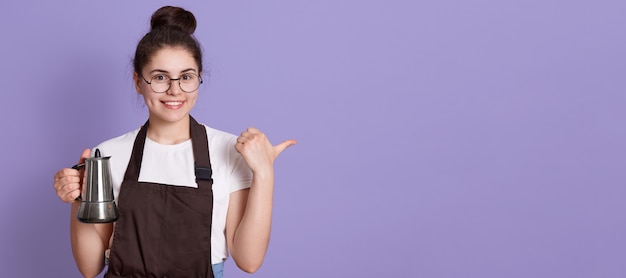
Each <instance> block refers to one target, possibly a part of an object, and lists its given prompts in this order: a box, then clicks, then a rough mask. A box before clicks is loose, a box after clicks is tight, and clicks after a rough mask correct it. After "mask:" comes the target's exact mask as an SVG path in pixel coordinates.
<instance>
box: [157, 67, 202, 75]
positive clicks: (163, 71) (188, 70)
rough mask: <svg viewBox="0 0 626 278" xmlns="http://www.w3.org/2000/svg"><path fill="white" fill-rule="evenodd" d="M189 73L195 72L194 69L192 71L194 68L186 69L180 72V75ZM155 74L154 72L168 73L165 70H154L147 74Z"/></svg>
mask: <svg viewBox="0 0 626 278" xmlns="http://www.w3.org/2000/svg"><path fill="white" fill-rule="evenodd" d="M190 71H192V72H196V69H194V68H188V69H186V70H182V71H181V73H185V72H190ZM155 72H156V73H170V72H169V71H166V70H162V69H154V70H151V71H150V72H149V73H148V74H153V73H155Z"/></svg>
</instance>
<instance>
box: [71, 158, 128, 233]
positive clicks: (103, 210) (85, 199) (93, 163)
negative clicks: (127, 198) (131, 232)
mask: <svg viewBox="0 0 626 278" xmlns="http://www.w3.org/2000/svg"><path fill="white" fill-rule="evenodd" d="M110 158H111V157H110V156H107V157H101V155H100V150H98V149H96V151H95V155H94V157H91V158H85V163H84V164H83V163H81V164H77V165H74V166H73V167H72V168H74V169H77V170H78V169H80V168H82V167H85V175H84V177H83V189H82V193H81V196H80V197H79V198H77V199H80V200H81V202H80V206H79V207H78V213H77V215H76V217H77V218H78V220H79V221H80V222H83V223H110V222H115V221H116V220H117V218H118V217H119V213H118V212H117V206H116V205H115V202H114V199H113V198H114V197H113V183H112V181H111V168H110V166H109V159H110Z"/></svg>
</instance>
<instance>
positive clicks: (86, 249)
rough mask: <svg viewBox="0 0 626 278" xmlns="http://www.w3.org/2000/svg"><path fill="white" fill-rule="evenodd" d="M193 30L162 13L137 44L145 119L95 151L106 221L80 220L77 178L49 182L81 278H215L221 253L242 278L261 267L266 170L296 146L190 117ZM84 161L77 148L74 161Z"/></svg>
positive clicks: (195, 47) (173, 11)
mask: <svg viewBox="0 0 626 278" xmlns="http://www.w3.org/2000/svg"><path fill="white" fill-rule="evenodd" d="M195 28H196V20H195V17H194V15H193V14H192V13H191V12H189V11H186V10H184V9H182V8H178V7H171V6H166V7H162V8H160V9H159V10H157V11H156V12H155V13H154V14H153V15H152V20H151V30H150V32H149V33H147V34H146V35H145V36H144V37H143V38H142V40H141V41H140V42H139V44H138V45H137V50H136V53H135V58H134V70H135V71H134V76H133V78H134V84H135V88H136V90H137V93H138V94H140V95H142V96H143V98H144V101H145V103H146V106H147V107H148V111H149V117H148V121H147V122H146V123H145V124H144V125H143V126H142V127H141V128H138V129H137V130H134V131H131V132H129V133H126V134H124V135H122V136H120V137H117V138H113V139H110V140H108V141H105V142H103V143H101V144H100V145H98V146H97V147H96V148H97V149H98V150H99V151H100V152H101V154H102V156H103V157H104V156H110V157H111V158H110V160H109V165H110V167H111V176H112V180H113V187H114V196H115V200H116V202H117V206H118V209H119V219H118V220H117V221H116V222H115V224H111V223H109V224H86V223H81V222H79V221H78V220H77V218H76V213H77V210H78V206H79V201H76V200H75V199H76V198H77V197H78V196H79V195H80V194H81V186H82V178H81V177H82V174H81V173H80V172H79V171H77V170H74V169H70V168H66V169H61V170H60V171H58V172H57V173H56V174H55V175H54V188H55V190H56V193H57V195H58V197H59V198H60V199H61V200H62V201H64V202H66V203H71V206H72V209H71V223H70V237H71V243H72V252H73V254H74V259H75V261H76V264H77V266H78V269H79V270H80V272H81V273H82V274H83V275H84V276H85V277H94V276H96V275H98V274H99V273H100V272H102V270H103V269H104V265H105V261H108V270H107V273H106V275H105V277H222V267H223V262H224V260H226V258H227V257H228V254H230V255H231V256H232V258H233V259H234V261H235V263H236V264H237V266H239V268H241V269H242V270H244V271H246V272H250V273H253V272H255V271H256V270H257V269H258V268H259V267H260V266H261V264H262V263H263V258H264V256H265V253H266V250H267V247H268V243H269V237H270V226H271V217H272V197H273V187H274V169H273V163H274V160H275V159H276V157H277V156H278V155H279V154H280V153H281V152H282V151H283V150H285V149H286V148H287V147H289V146H291V145H293V144H295V143H296V141H295V140H286V141H284V142H282V143H280V144H278V145H276V146H272V145H271V143H270V142H269V140H268V139H267V137H266V136H265V135H264V134H263V133H262V132H261V131H259V130H257V129H255V128H248V129H247V130H245V131H243V132H242V133H241V135H240V136H238V137H237V136H235V135H232V134H228V133H226V132H223V131H219V130H216V129H213V128H210V127H207V126H205V125H203V124H199V123H198V122H196V120H195V119H194V118H193V117H191V116H190V114H189V113H190V111H191V109H192V108H193V106H194V104H195V102H196V99H197V97H198V88H199V86H200V84H201V83H202V53H201V49H200V45H199V43H198V41H197V40H196V39H195V38H194V37H193V35H192V34H193V32H194V31H195ZM89 156H90V150H89V149H86V150H85V151H83V153H82V155H81V160H80V162H82V161H84V159H85V158H87V157H89ZM196 166H203V167H205V168H209V169H211V170H212V175H211V177H210V178H209V179H202V178H197V177H196V174H195V167H196ZM105 254H106V255H105Z"/></svg>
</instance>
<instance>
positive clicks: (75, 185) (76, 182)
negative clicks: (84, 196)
mask: <svg viewBox="0 0 626 278" xmlns="http://www.w3.org/2000/svg"><path fill="white" fill-rule="evenodd" d="M90 152H91V151H90V150H89V149H85V150H84V151H83V154H82V155H81V156H80V160H79V161H78V163H83V162H85V158H88V157H89V155H90ZM82 172H83V170H81V171H79V170H75V169H72V168H63V169H61V170H59V171H58V172H57V173H56V174H54V190H55V191H56V192H57V196H59V198H60V199H61V201H63V202H66V203H72V202H74V201H75V200H76V198H78V196H80V194H81V189H82V185H81V183H82Z"/></svg>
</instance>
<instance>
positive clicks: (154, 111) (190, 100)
mask: <svg viewBox="0 0 626 278" xmlns="http://www.w3.org/2000/svg"><path fill="white" fill-rule="evenodd" d="M188 73H193V74H196V75H198V76H200V74H201V73H200V72H199V70H198V65H197V63H196V61H195V60H194V58H193V56H192V54H191V52H189V51H187V50H186V49H184V48H180V47H164V48H162V49H160V50H158V51H157V52H155V53H154V55H153V56H152V57H151V59H150V61H149V63H148V64H146V65H145V66H144V67H143V69H142V70H141V75H142V76H139V75H138V74H137V73H135V75H134V79H135V87H136V89H137V93H139V94H141V95H142V96H143V99H144V101H145V102H146V106H147V107H148V110H149V111H150V122H151V123H163V124H167V123H169V124H171V123H177V122H181V121H182V120H187V119H188V117H189V112H190V111H191V109H192V108H193V106H194V105H195V104H196V99H197V97H198V89H196V90H195V91H193V92H185V91H183V90H181V88H180V86H179V81H178V80H173V81H171V84H170V88H169V90H167V91H165V92H164V93H156V92H154V91H153V90H152V88H151V87H150V85H149V84H147V83H146V82H145V81H144V79H145V80H148V81H150V80H152V79H153V77H155V76H163V75H165V76H167V77H169V78H170V79H178V78H181V77H183V75H185V74H188ZM142 77H143V78H142Z"/></svg>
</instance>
